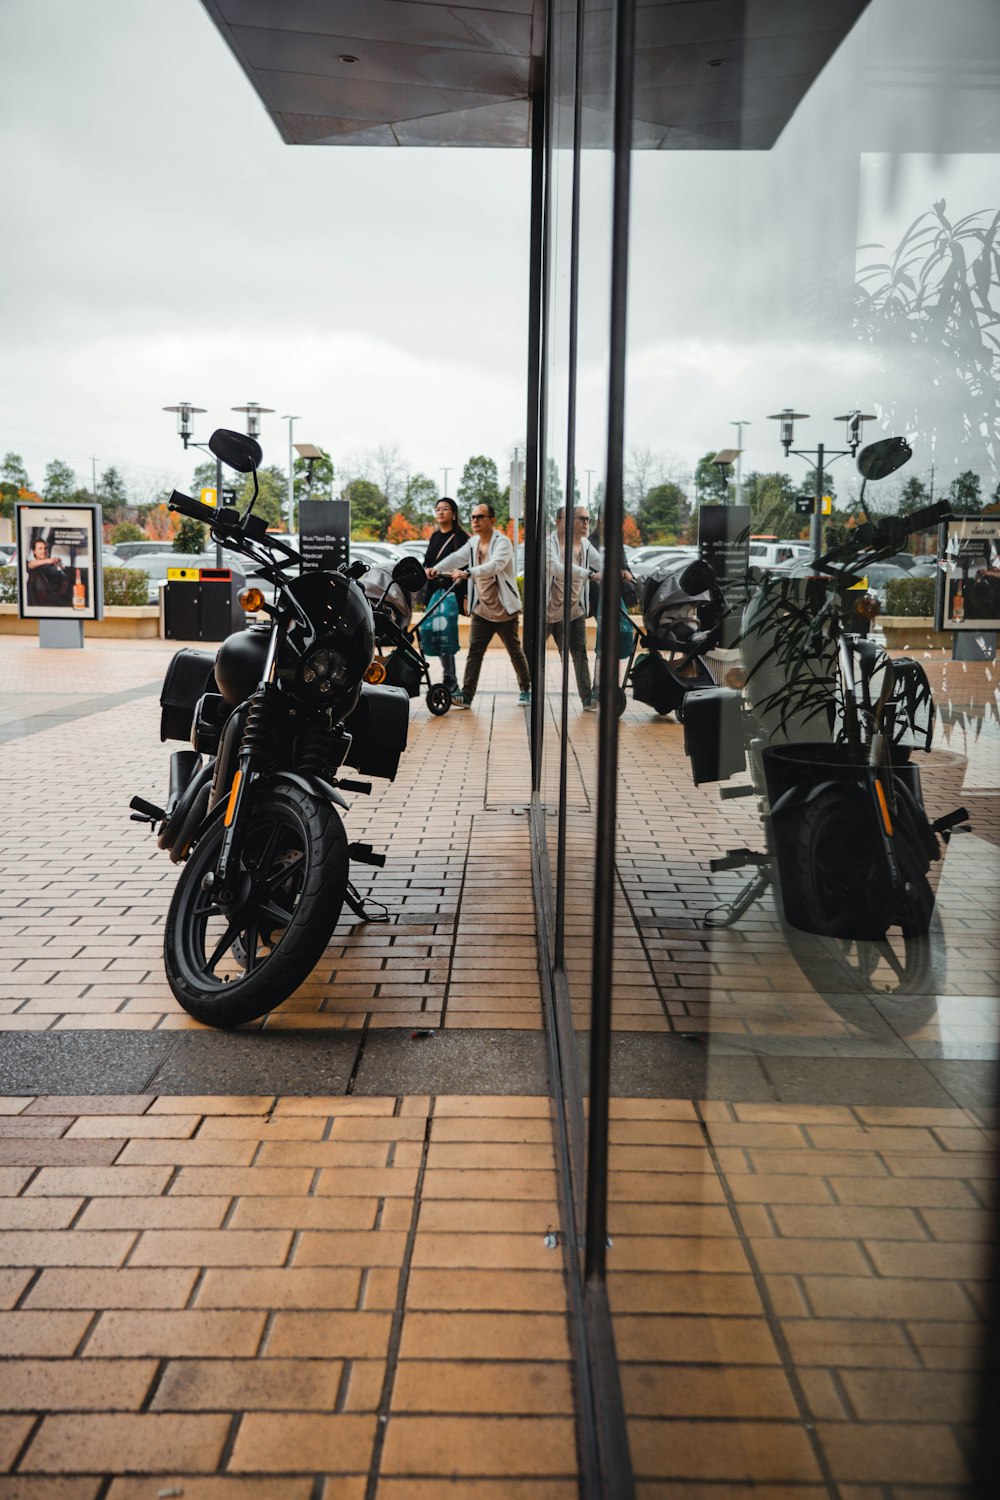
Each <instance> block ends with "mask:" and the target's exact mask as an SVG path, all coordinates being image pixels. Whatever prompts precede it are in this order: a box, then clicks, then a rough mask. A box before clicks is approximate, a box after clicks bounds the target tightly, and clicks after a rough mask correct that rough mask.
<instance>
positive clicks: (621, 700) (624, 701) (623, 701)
mask: <svg viewBox="0 0 1000 1500" xmlns="http://www.w3.org/2000/svg"><path fill="white" fill-rule="evenodd" d="M627 707H628V698H627V697H626V696H625V689H624V688H623V687H620V688H619V689H618V717H619V719H620V718H621V716H622V714H623V713H624V712H625V710H626V708H627Z"/></svg>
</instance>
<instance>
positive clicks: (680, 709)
mask: <svg viewBox="0 0 1000 1500" xmlns="http://www.w3.org/2000/svg"><path fill="white" fill-rule="evenodd" d="M674 716H675V718H676V719H677V722H678V724H683V723H684V699H683V698H682V699H681V701H680V702H679V703H678V705H677V707H676V708H675V709H674Z"/></svg>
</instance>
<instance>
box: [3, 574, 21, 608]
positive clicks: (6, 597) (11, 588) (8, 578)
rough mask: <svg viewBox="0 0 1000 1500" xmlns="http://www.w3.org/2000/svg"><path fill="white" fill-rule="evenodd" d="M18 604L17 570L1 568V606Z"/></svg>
mask: <svg viewBox="0 0 1000 1500" xmlns="http://www.w3.org/2000/svg"><path fill="white" fill-rule="evenodd" d="M16 603H17V569H16V568H0V604H16Z"/></svg>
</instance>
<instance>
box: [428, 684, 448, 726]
mask: <svg viewBox="0 0 1000 1500" xmlns="http://www.w3.org/2000/svg"><path fill="white" fill-rule="evenodd" d="M426 702H427V707H428V708H429V709H430V711H431V713H432V714H433V715H434V717H435V718H436V719H439V718H440V717H441V715H442V714H446V713H447V712H448V710H449V708H450V707H451V693H449V691H448V689H447V688H446V687H445V685H444V683H443V682H435V683H434V684H433V686H431V687H429V688H428V689H427V698H426Z"/></svg>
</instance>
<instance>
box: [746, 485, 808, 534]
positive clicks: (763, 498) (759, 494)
mask: <svg viewBox="0 0 1000 1500" xmlns="http://www.w3.org/2000/svg"><path fill="white" fill-rule="evenodd" d="M799 493H800V491H799V490H798V489H797V488H796V486H795V484H794V482H793V481H792V480H791V479H790V478H789V476H788V475H787V474H783V473H781V472H780V471H779V470H775V471H774V472H773V473H770V474H758V473H757V472H756V470H753V471H751V473H749V474H748V475H747V476H746V478H745V479H744V480H743V503H744V504H745V505H749V507H750V530H751V531H754V532H758V533H759V532H774V533H775V534H776V535H777V536H797V535H798V533H799V531H800V530H801V529H802V522H803V518H802V517H800V516H799V515H798V514H797V512H796V509H795V497H796V495H798V494H799ZM801 493H803V494H804V493H805V492H804V491H801Z"/></svg>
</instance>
